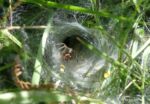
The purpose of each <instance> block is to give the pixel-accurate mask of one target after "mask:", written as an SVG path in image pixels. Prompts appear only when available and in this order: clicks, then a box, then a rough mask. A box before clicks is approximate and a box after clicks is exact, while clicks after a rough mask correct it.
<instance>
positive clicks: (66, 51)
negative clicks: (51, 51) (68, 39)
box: [57, 43, 73, 61]
mask: <svg viewBox="0 0 150 104" xmlns="http://www.w3.org/2000/svg"><path fill="white" fill-rule="evenodd" d="M57 46H59V48H58V49H59V50H60V51H61V55H62V58H63V59H64V60H66V61H68V60H70V59H71V58H72V52H73V49H72V48H70V47H68V46H67V45H66V44H65V43H58V44H57Z"/></svg>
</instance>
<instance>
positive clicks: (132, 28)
mask: <svg viewBox="0 0 150 104" xmlns="http://www.w3.org/2000/svg"><path fill="white" fill-rule="evenodd" d="M58 13H59V15H58ZM53 14H55V15H53ZM52 15H53V16H54V17H55V16H56V17H55V18H57V17H62V20H63V21H67V22H74V21H75V19H76V22H78V23H80V24H81V25H83V26H85V27H88V28H91V29H97V30H98V31H100V32H101V33H102V34H103V36H104V37H107V39H109V41H110V42H112V43H113V44H112V45H113V46H114V47H116V49H117V53H116V55H117V60H115V59H113V58H111V57H110V56H109V55H108V54H106V53H104V52H103V51H102V50H98V49H97V48H96V47H94V46H92V45H91V44H89V43H86V42H83V44H84V45H85V47H87V48H88V49H89V50H91V51H92V52H93V54H96V55H98V56H101V57H103V59H104V60H106V62H108V63H109V64H111V67H110V68H109V69H107V70H106V72H104V73H103V75H104V78H103V79H101V80H100V83H103V85H104V86H103V88H102V87H101V88H95V91H93V93H91V94H90V95H89V94H85V93H82V92H76V91H75V92H73V91H70V90H69V91H68V89H67V88H66V89H65V90H64V89H63V90H62V89H57V90H56V89H53V88H52V89H50V90H48V91H47V90H44V89H45V88H50V87H52V85H46V86H41V87H33V89H34V90H25V91H24V90H21V88H28V87H29V86H31V85H30V83H26V82H24V81H22V80H21V83H22V85H23V86H18V85H17V86H16V83H17V82H15V81H16V79H17V78H18V77H19V78H20V74H15V75H16V76H14V74H12V73H13V69H14V67H15V68H16V66H15V65H16V63H17V64H18V63H19V64H20V63H21V64H22V66H23V68H24V70H26V69H31V70H27V71H26V73H27V74H26V73H25V74H24V75H23V76H22V77H21V78H22V79H24V80H26V81H30V80H31V79H32V84H33V83H37V84H38V85H39V80H41V79H39V80H38V78H37V77H36V79H34V76H32V73H34V70H36V71H40V70H41V69H40V67H35V66H36V62H37V60H40V59H41V58H42V53H41V52H40V51H39V50H40V49H41V43H40V41H41V42H42V41H43V38H42V37H43V30H44V29H45V28H46V25H47V24H48V22H49V18H50V17H51V16H52ZM63 17H65V18H63ZM66 18H67V20H65V19H66ZM74 18H75V19H74ZM149 28H150V1H149V0H1V1H0V89H1V91H0V103H1V104H5V103H6V104H8V103H10V101H11V102H12V104H27V103H28V104H30V103H31V104H34V103H35V104H47V103H48V104H49V103H69V102H72V103H75V104H76V103H77V104H78V103H79V104H88V103H89V104H105V103H106V104H149V103H150V45H149V44H150V29H149ZM25 33H29V34H30V36H28V34H25ZM20 34H24V35H20ZM27 44H28V45H27ZM28 46H30V47H28ZM91 47H92V48H91ZM107 50H108V51H109V49H107ZM18 56H19V59H18V58H16V57H18ZM38 65H39V64H38ZM17 68H18V67H17ZM19 72H20V71H19ZM15 73H17V72H15ZM19 81H20V80H19ZM19 83H20V82H19ZM18 87H19V88H18ZM42 88H43V89H42ZM37 89H38V90H37ZM39 89H41V90H39ZM38 95H40V96H38Z"/></svg>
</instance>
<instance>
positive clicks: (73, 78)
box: [44, 23, 111, 89]
mask: <svg viewBox="0 0 150 104" xmlns="http://www.w3.org/2000/svg"><path fill="white" fill-rule="evenodd" d="M78 38H80V39H82V40H83V41H87V42H88V43H90V44H92V45H93V46H95V47H96V48H97V49H99V50H101V49H103V50H102V51H104V52H105V50H107V49H109V45H108V43H107V41H106V39H104V38H102V36H101V34H100V33H99V32H98V31H96V30H90V29H87V28H85V27H83V26H81V25H80V24H78V23H55V24H53V26H52V29H51V31H50V33H49V38H48V39H47V46H46V49H45V57H44V59H45V62H46V64H47V66H48V68H47V69H45V70H44V73H45V74H44V77H45V78H46V79H48V78H49V79H52V80H53V81H58V80H59V81H61V82H62V83H66V84H67V85H70V86H73V87H75V88H78V87H80V88H86V89H87V88H88V89H89V88H93V87H94V85H95V84H96V82H98V81H99V78H100V75H101V72H100V68H102V67H103V66H104V65H105V61H104V59H101V57H97V56H96V55H95V54H94V53H93V51H92V50H89V49H88V48H86V47H85V46H84V45H83V44H82V43H80V41H79V40H78ZM110 50H111V49H109V52H111V51H110ZM108 54H109V53H108ZM48 73H49V74H48Z"/></svg>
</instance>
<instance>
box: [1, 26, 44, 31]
mask: <svg viewBox="0 0 150 104" xmlns="http://www.w3.org/2000/svg"><path fill="white" fill-rule="evenodd" d="M45 28H46V26H44V25H41V26H10V27H0V29H7V30H18V29H45Z"/></svg>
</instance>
